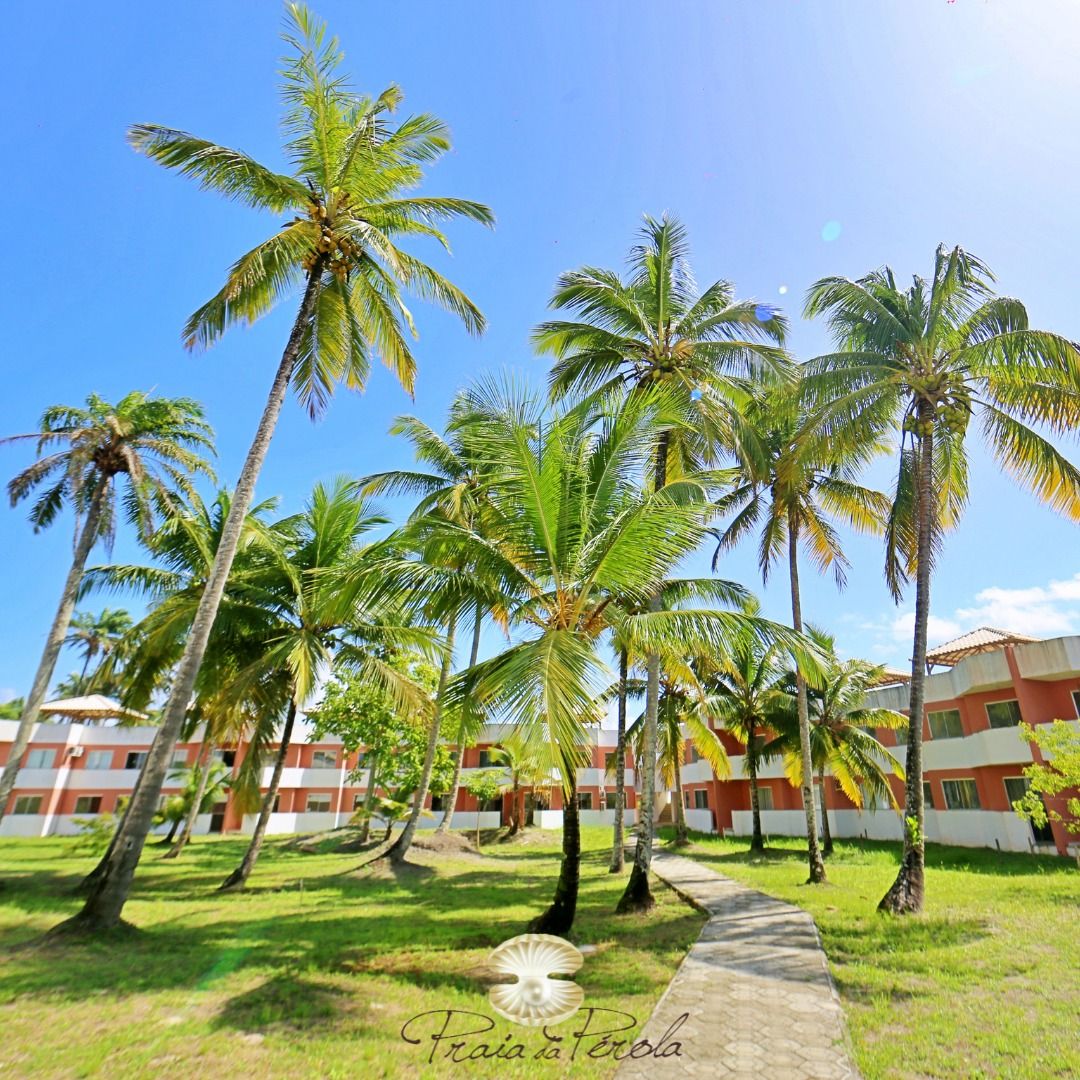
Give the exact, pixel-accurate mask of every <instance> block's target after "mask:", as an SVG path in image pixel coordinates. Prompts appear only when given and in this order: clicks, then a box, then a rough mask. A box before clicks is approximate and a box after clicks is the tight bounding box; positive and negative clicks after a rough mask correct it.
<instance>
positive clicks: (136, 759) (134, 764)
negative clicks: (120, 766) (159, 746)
mask: <svg viewBox="0 0 1080 1080" xmlns="http://www.w3.org/2000/svg"><path fill="white" fill-rule="evenodd" d="M146 754H147V751H145V750H133V751H132V752H131V753H130V754H128V756H127V758H126V759H125V761H124V768H125V769H141V768H142V767H143V762H144V761H145V760H146Z"/></svg>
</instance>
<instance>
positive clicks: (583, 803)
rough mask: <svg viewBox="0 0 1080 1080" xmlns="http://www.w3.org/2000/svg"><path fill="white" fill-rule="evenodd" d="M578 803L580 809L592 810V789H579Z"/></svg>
mask: <svg viewBox="0 0 1080 1080" xmlns="http://www.w3.org/2000/svg"><path fill="white" fill-rule="evenodd" d="M577 804H578V809H579V810H591V809H592V792H591V791H579V792H578V797H577Z"/></svg>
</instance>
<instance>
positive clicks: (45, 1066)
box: [0, 828, 703, 1078]
mask: <svg viewBox="0 0 1080 1080" xmlns="http://www.w3.org/2000/svg"><path fill="white" fill-rule="evenodd" d="M583 832H584V838H583V839H584V846H585V850H586V855H585V860H584V865H583V875H582V890H581V900H580V906H579V916H578V921H577V925H576V928H575V938H576V940H577V942H578V943H579V944H591V945H596V946H598V951H597V952H595V953H592V954H590V955H588V956H587V958H586V963H585V966H584V968H583V969H582V970H581V972H580V973H579V974H578V976H577V981H578V982H579V983H580V984H581V985H582V987H583V988H584V989H585V994H586V1005H592V1006H599V1007H603V1008H610V1009H618V1010H622V1011H625V1012H630V1013H633V1014H634V1015H635V1016H636V1017H637V1018H638V1020H639V1022H640V1023H644V1021H645V1020H646V1019H647V1017H648V1016H649V1013H650V1012H651V1011H652V1007H653V1005H654V1004H655V1002H656V1000H657V998H658V997H659V996H660V994H661V993H662V991H663V990H664V988H665V987H666V986H667V984H668V981H669V980H670V978H671V976H672V974H673V973H674V970H675V968H676V967H677V965H678V963H679V961H680V960H681V958H682V956H683V955H684V954H685V952H686V950H687V948H688V947H689V945H690V944H691V942H693V940H694V939H695V938H696V937H697V935H698V933H699V932H700V928H701V924H702V921H703V919H702V916H701V915H700V914H698V913H697V912H696V911H694V910H692V909H691V908H689V907H688V906H687V905H685V904H684V903H682V902H681V901H679V900H678V899H677V898H676V897H675V896H674V895H673V894H672V893H670V892H669V891H668V890H665V889H662V888H660V889H657V897H658V900H659V904H658V907H657V909H656V910H655V911H654V912H653V913H652V914H651V915H650V916H648V917H628V918H618V919H617V918H615V917H614V916H613V915H612V914H611V913H612V910H613V909H614V906H615V903H616V901H617V900H618V897H619V895H620V892H621V889H622V885H623V879H622V878H621V877H618V876H615V875H610V874H608V873H607V868H606V857H607V855H606V853H607V850H608V844H609V843H610V832H609V830H607V829H600V828H597V829H586V830H583ZM243 848H244V842H243V841H241V840H230V839H225V840H216V839H215V840H202V841H197V842H196V844H195V845H194V847H193V848H192V849H191V850H190V851H189V852H187V853H186V854H185V855H184V856H183V857H182V858H181V859H180V860H178V861H177V862H162V861H161V860H160V859H158V858H156V857H155V856H156V852H155V851H154V850H153V849H150V850H149V851H148V854H147V857H146V858H144V862H143V865H142V866H141V867H140V870H139V873H138V876H137V887H136V890H135V893H134V894H133V897H132V900H131V901H130V902H129V904H128V906H127V908H126V909H125V917H126V918H128V919H129V920H130V921H131V922H132V923H134V924H135V925H136V926H137V927H139V933H137V934H135V935H133V936H130V937H120V938H116V939H113V940H109V941H107V942H103V943H99V944H80V945H65V946H63V947H57V946H48V947H45V948H40V947H27V948H14V949H13V948H11V946H16V945H20V944H26V943H29V942H32V941H33V940H34V939H35V938H36V937H37V936H38V935H40V934H41V932H42V931H44V930H47V929H48V928H49V927H50V926H52V925H54V924H55V923H57V922H58V921H60V920H61V919H63V918H64V917H65V916H67V915H69V914H71V913H73V912H74V911H75V910H76V909H77V906H78V903H77V901H76V900H74V899H73V898H72V897H70V896H69V895H67V893H68V891H69V889H70V887H71V886H72V885H73V884H74V883H75V882H76V881H77V880H78V879H79V877H80V876H81V875H82V874H84V873H85V872H86V871H87V870H89V869H90V868H91V866H92V865H93V861H94V860H93V859H92V858H88V857H87V856H85V855H75V854H73V853H72V851H71V843H70V841H65V840H60V839H56V840H22V841H19V840H16V841H12V840H8V841H4V843H3V844H2V845H0V1031H2V1032H3V1035H2V1037H0V1075H3V1076H35V1077H51V1076H56V1077H60V1076H63V1077H69V1076H97V1075H102V1076H105V1075H107V1076H124V1077H142V1076H162V1075H166V1076H170V1077H188V1076H226V1075H228V1076H237V1075H250V1076H259V1077H261V1076H293V1077H308V1076H319V1077H350V1078H353V1077H358V1076H363V1077H381V1076H386V1077H413V1076H416V1077H428V1076H447V1075H452V1074H453V1069H454V1067H453V1066H447V1065H445V1064H440V1063H439V1062H438V1061H437V1062H436V1064H435V1065H433V1066H427V1065H426V1064H425V1062H426V1058H427V1054H428V1048H427V1047H421V1046H412V1045H409V1044H408V1043H406V1042H404V1041H403V1040H402V1039H401V1038H400V1035H399V1032H400V1029H401V1026H402V1024H403V1023H404V1022H405V1021H406V1020H408V1019H409V1018H410V1017H412V1016H414V1015H416V1014H418V1013H421V1012H424V1011H427V1010H444V1009H460V1010H470V1011H476V1012H486V1013H487V1014H488V1015H489V1016H494V1017H495V1019H496V1020H498V1021H499V1022H498V1024H497V1026H496V1028H495V1029H494V1031H493V1032H492V1035H491V1036H489V1038H491V1037H494V1038H495V1040H496V1041H498V1040H501V1039H502V1038H503V1036H504V1035H506V1034H507V1033H509V1032H511V1031H512V1032H513V1033H514V1035H515V1038H517V1039H519V1040H520V1041H522V1042H523V1043H525V1044H526V1045H527V1046H528V1047H529V1048H530V1049H531V1048H535V1047H539V1046H542V1045H544V1040H543V1036H542V1035H541V1034H539V1033H538V1032H536V1031H534V1030H532V1029H524V1028H519V1027H515V1026H513V1025H511V1024H509V1023H507V1022H504V1021H501V1020H499V1018H498V1017H497V1016H496V1015H495V1014H494V1013H492V1012H491V1010H490V1008H488V1006H487V998H486V993H485V988H484V986H483V985H481V984H480V983H479V982H478V981H477V979H475V978H474V977H472V976H470V975H469V974H468V973H469V970H470V969H472V968H474V967H476V966H477V965H480V964H481V963H482V962H483V960H484V959H485V957H486V955H487V954H488V952H489V951H490V949H491V948H492V947H493V946H495V945H497V944H498V943H499V942H501V941H503V940H504V939H506V938H508V937H511V936H513V935H514V934H517V933H521V932H522V931H523V930H524V927H525V923H526V922H527V921H528V919H529V918H530V917H532V916H533V915H535V914H537V913H538V912H539V911H541V910H542V909H543V908H544V907H545V906H546V904H547V902H548V900H549V899H550V897H551V895H552V892H553V890H554V884H555V877H556V875H557V872H558V856H557V851H558V837H557V836H555V835H551V834H541V833H535V832H530V837H529V840H528V842H527V843H524V844H501V845H500V844H493V845H491V846H490V847H489V848H488V847H486V848H485V851H486V852H489V853H490V854H487V855H483V856H476V855H468V854H455V855H453V856H441V855H440V856H436V855H434V854H430V853H429V854H423V853H421V854H419V855H418V858H419V859H422V860H424V862H425V863H426V865H422V866H420V867H419V868H417V869H414V870H410V871H408V872H405V873H402V874H399V875H397V876H395V875H392V874H390V873H389V872H388V871H382V872H379V873H377V874H373V873H372V872H371V871H369V870H361V871H360V872H354V871H355V870H356V868H357V866H358V864H359V863H360V862H362V860H363V856H358V855H355V854H354V855H343V854H340V853H320V854H305V853H302V852H300V851H297V850H296V849H295V848H291V847H289V846H288V845H287V844H286V843H285V842H283V841H274V842H271V843H269V844H268V845H267V848H266V849H265V850H264V852H263V856H262V859H261V861H260V863H259V866H258V867H257V868H256V871H255V874H254V875H253V877H252V882H251V884H252V888H251V889H250V890H249V891H248V892H246V893H244V894H241V895H234V896H219V895H217V894H215V893H214V892H213V888H214V887H215V886H216V885H217V884H218V883H219V882H220V881H221V880H222V878H223V877H224V876H225V874H226V872H227V871H228V870H230V869H231V868H232V867H233V866H234V865H235V863H236V862H237V861H238V859H239V857H240V855H241V853H242V851H243ZM574 1026H575V1024H574V1021H573V1020H571V1021H567V1022H565V1023H564V1024H563V1025H560V1026H559V1027H558V1028H557V1029H555V1031H556V1032H558V1033H561V1034H566V1033H568V1032H569V1031H571V1030H573V1028H574ZM579 1026H580V1025H579ZM459 1068H467V1072H468V1075H470V1076H476V1077H513V1076H526V1075H528V1076H535V1077H548V1076H552V1077H553V1076H561V1075H564V1073H565V1068H566V1065H565V1062H536V1061H531V1060H529V1061H524V1062H518V1061H501V1060H497V1061H488V1062H484V1061H475V1062H470V1063H469V1065H468V1066H461V1067H459ZM612 1071H613V1065H612V1064H611V1062H610V1059H600V1060H593V1061H589V1060H578V1061H577V1062H576V1063H575V1065H574V1075H575V1076H578V1075H581V1076H589V1077H592V1076H597V1077H599V1076H609V1075H610V1074H611V1072H612Z"/></svg>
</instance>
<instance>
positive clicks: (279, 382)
mask: <svg viewBox="0 0 1080 1080" xmlns="http://www.w3.org/2000/svg"><path fill="white" fill-rule="evenodd" d="M325 261H326V256H324V255H320V256H318V257H317V259H316V261H315V265H314V266H313V267H312V269H311V272H310V273H309V275H308V281H307V287H306V288H305V290H304V298H303V300H302V301H301V303H300V310H299V312H298V313H297V316H296V321H295V322H294V323H293V328H292V332H291V333H290V334H289V340H288V343H287V344H286V346H285V351H284V353H283V354H282V357H281V362H280V364H278V369H277V372H276V374H275V375H274V381H273V384H272V385H271V388H270V394H269V396H268V397H267V400H266V405H265V407H264V408H263V414H262V418H261V419H260V420H259V426H258V428H257V429H256V432H255V438H254V440H253V441H252V444H251V447H250V449H249V450H248V453H247V458H246V459H245V461H244V467H243V468H242V469H241V471H240V479H239V481H238V482H237V485H236V490H235V491H234V493H233V497H232V504H231V505H230V507H229V514H228V517H226V519H225V524H224V526H223V528H222V531H221V540H220V541H219V543H218V549H217V552H216V553H215V555H214V565H213V568H212V569H211V571H210V576H209V578H208V579H207V582H206V587H205V589H204V590H203V594H202V596H201V598H200V599H199V606H198V609H197V610H196V612H195V618H194V620H193V621H192V624H191V631H190V633H189V635H188V639H187V645H186V646H185V647H184V654H183V656H182V657H181V659H180V663H179V665H178V667H177V670H176V678H175V680H174V682H173V687H172V692H171V693H170V694H169V700H168V702H167V704H166V705H165V709H164V711H163V713H162V717H161V727H160V734H161V735H162V736H163V738H162V740H161V743H160V744H159V743H158V742H156V741H155V743H154V746H153V747H152V748H151V750H150V754H149V757H148V758H147V759H146V765H145V768H144V770H143V783H141V784H140V785H139V787H138V789H137V791H136V793H135V795H134V796H133V798H132V800H131V812H130V813H129V814H128V815H127V819H126V821H125V822H124V825H123V828H122V830H121V831H122V835H121V836H120V837H119V838H118V840H117V843H116V846H115V847H114V848H113V852H112V855H111V856H110V857H109V862H108V863H107V865H106V868H105V872H104V874H103V875H102V876H101V878H99V880H98V881H97V883H96V884H95V885H94V886H93V888H92V889H91V891H90V895H89V896H88V897H87V899H86V903H85V904H84V905H83V908H82V910H81V911H80V912H79V913H78V914H77V915H75V916H74V917H73V918H71V919H68V920H67V921H66V922H64V923H61V924H60V925H59V926H58V927H56V928H55V929H54V931H53V932H59V933H72V932H88V933H94V932H95V931H98V930H108V929H110V928H112V927H114V926H116V925H117V924H118V923H119V922H120V916H121V913H122V912H123V910H124V904H125V903H127V898H128V894H129V893H130V891H131V883H132V880H133V878H134V877H135V867H136V866H137V865H138V863H139V857H140V856H141V855H142V849H143V845H144V844H145V843H146V837H147V834H148V833H149V832H150V827H151V824H152V822H153V817H154V811H155V809H156V806H157V801H158V796H159V795H160V793H161V785H162V783H163V782H164V780H165V774H166V773H167V772H168V769H169V750H170V749H171V747H172V745H173V744H174V743H175V742H176V738H177V736H178V735H179V734H180V729H181V728H182V727H183V723H184V717H185V716H186V714H187V709H188V705H189V703H190V701H191V697H192V694H193V693H194V690H195V679H196V678H197V676H198V674H199V667H200V665H201V664H202V659H203V654H204V653H205V652H206V645H207V642H208V641H209V639H210V631H211V629H212V628H213V625H214V619H215V618H216V617H217V613H218V608H219V607H220V606H221V598H222V596H223V595H224V593H225V585H226V583H227V581H228V578H229V571H230V570H231V569H232V564H233V559H234V558H235V557H236V549H237V548H238V547H239V545H240V534H241V531H242V529H243V525H244V518H245V516H246V515H247V512H248V509H249V508H250V506H251V500H252V496H253V495H254V492H255V481H256V479H257V478H258V475H259V472H260V470H261V469H262V465H263V462H264V461H265V460H266V454H267V451H268V450H269V449H270V440H271V438H272V437H273V434H274V428H275V427H276V425H277V420H278V416H279V415H280V413H281V407H282V405H283V404H284V402H285V395H286V393H287V392H288V389H289V382H290V380H291V378H292V373H293V369H294V367H295V366H296V361H297V358H298V357H299V355H300V347H301V344H302V341H303V338H304V332H305V329H306V328H307V325H308V323H309V321H310V319H311V315H312V312H313V311H314V309H315V301H316V300H317V299H318V295H319V281H320V279H321V277H322V272H323V266H324V264H325Z"/></svg>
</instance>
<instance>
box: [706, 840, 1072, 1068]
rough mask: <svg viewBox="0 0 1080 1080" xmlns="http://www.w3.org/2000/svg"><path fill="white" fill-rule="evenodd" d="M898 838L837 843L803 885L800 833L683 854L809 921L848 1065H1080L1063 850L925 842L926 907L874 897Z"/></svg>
mask: <svg viewBox="0 0 1080 1080" xmlns="http://www.w3.org/2000/svg"><path fill="white" fill-rule="evenodd" d="M899 850H900V847H899V844H884V843H844V842H841V843H838V844H837V849H836V853H835V854H834V855H833V856H832V857H831V858H830V859H829V860H828V874H829V884H828V885H825V886H808V885H804V884H803V882H804V881H805V880H806V864H805V857H806V856H805V845H800V844H799V843H798V842H797V841H795V840H790V841H789V840H783V839H776V840H774V841H773V842H772V846H771V848H770V850H769V851H768V853H767V854H766V856H765V857H764V858H758V859H751V858H750V857H749V855H748V853H747V845H746V841H745V840H738V841H735V840H722V839H719V838H716V837H698V838H697V839H696V841H695V843H694V846H693V847H692V848H690V849H688V850H687V851H686V854H688V855H689V856H690V857H692V858H695V859H697V860H699V861H700V862H701V863H703V864H706V865H708V866H711V867H713V868H714V869H715V870H718V871H719V872H721V873H724V874H727V875H729V876H730V877H732V878H735V879H737V880H738V881H741V882H744V883H745V884H747V885H751V886H753V887H755V888H758V889H760V890H762V891H763V892H766V893H769V894H770V895H772V896H776V897H779V898H781V899H783V900H787V901H790V902H791V903H793V904H798V905H799V906H800V907H803V908H805V909H806V910H807V911H809V912H811V913H812V914H813V916H814V918H815V919H816V920H817V924H818V927H819V929H820V931H821V937H822V941H823V943H824V946H825V950H826V952H827V953H828V956H829V961H830V963H831V966H832V972H833V976H834V978H835V980H836V984H837V988H838V989H839V991H840V996H841V998H842V1000H843V1002H844V1009H845V1012H846V1014H847V1019H848V1026H849V1028H850V1031H851V1036H852V1039H853V1041H854V1044H855V1052H856V1058H857V1063H858V1066H859V1069H860V1070H861V1071H862V1074H863V1076H864V1077H865V1078H866V1080H875V1078H878V1077H889V1078H908V1077H949V1078H953V1077H965V1078H967V1077H980V1078H982V1077H1015V1078H1017V1080H1035V1078H1039V1080H1045V1078H1049V1077H1078V1076H1080V872H1078V871H1077V869H1076V865H1075V863H1074V862H1072V860H1064V859H1054V858H1047V857H1032V856H1027V855H1007V854H999V853H997V852H993V851H984V850H974V849H968V848H947V847H938V846H936V845H930V846H929V847H928V848H927V858H926V861H927V874H926V891H927V901H926V911H925V913H924V914H923V915H922V916H921V917H918V918H899V919H898V918H889V917H886V916H882V915H879V914H877V912H876V910H875V908H876V906H877V902H878V900H879V899H880V898H881V896H882V895H883V894H884V892H885V890H886V889H887V888H888V886H889V884H890V883H891V882H892V880H893V878H894V877H895V875H896V867H897V864H898V860H899Z"/></svg>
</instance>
